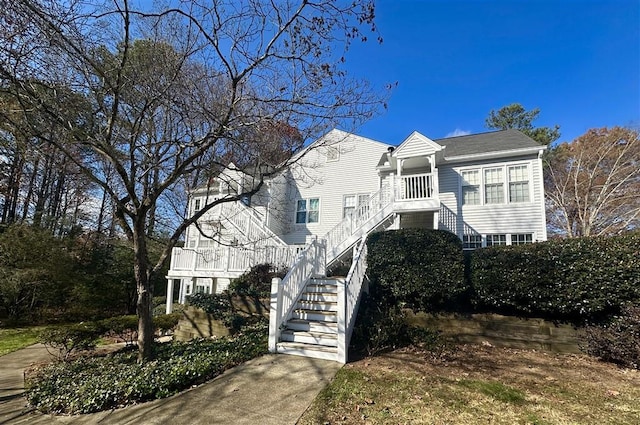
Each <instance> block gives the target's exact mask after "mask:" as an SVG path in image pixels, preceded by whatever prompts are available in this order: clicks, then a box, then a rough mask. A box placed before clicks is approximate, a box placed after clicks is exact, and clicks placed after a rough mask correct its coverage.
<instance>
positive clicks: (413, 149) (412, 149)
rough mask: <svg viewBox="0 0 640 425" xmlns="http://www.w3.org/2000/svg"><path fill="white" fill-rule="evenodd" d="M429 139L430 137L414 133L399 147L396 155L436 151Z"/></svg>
mask: <svg viewBox="0 0 640 425" xmlns="http://www.w3.org/2000/svg"><path fill="white" fill-rule="evenodd" d="M427 140H430V139H428V138H426V137H424V136H421V135H416V134H414V135H412V136H410V137H409V139H407V140H406V141H404V142H403V143H402V144H401V145H400V146H399V147H398V149H397V150H396V152H395V155H396V156H397V157H398V158H410V157H417V156H426V155H431V154H432V153H433V152H434V147H433V145H431V144H430V143H429V142H427Z"/></svg>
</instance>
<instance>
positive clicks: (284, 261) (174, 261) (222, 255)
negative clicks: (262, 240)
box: [171, 246, 301, 272]
mask: <svg viewBox="0 0 640 425" xmlns="http://www.w3.org/2000/svg"><path fill="white" fill-rule="evenodd" d="M300 249H301V248H300V247H298V246H262V247H257V248H243V247H235V246H218V247H216V248H197V249H188V248H174V249H173V251H172V253H171V270H175V271H199V272H214V271H216V272H219V271H223V272H244V271H246V270H248V269H249V268H251V267H252V266H254V265H256V264H263V263H270V264H273V265H274V266H275V267H290V266H291V264H292V263H293V261H294V259H295V258H296V255H297V253H298V251H300Z"/></svg>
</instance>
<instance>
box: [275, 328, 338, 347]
mask: <svg viewBox="0 0 640 425" xmlns="http://www.w3.org/2000/svg"><path fill="white" fill-rule="evenodd" d="M280 340H281V341H283V342H298V343H302V344H315V345H323V346H325V347H337V346H338V335H337V334H336V333H326V332H304V331H293V330H285V331H283V332H282V333H281V334H280Z"/></svg>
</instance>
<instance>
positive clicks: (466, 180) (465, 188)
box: [462, 170, 480, 205]
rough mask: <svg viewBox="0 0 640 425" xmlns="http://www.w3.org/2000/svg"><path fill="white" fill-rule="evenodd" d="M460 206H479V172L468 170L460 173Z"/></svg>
mask: <svg viewBox="0 0 640 425" xmlns="http://www.w3.org/2000/svg"><path fill="white" fill-rule="evenodd" d="M462 204H463V205H479V204H480V171H479V170H468V171H463V172H462Z"/></svg>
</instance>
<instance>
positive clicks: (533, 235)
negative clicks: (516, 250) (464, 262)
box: [460, 232, 538, 251]
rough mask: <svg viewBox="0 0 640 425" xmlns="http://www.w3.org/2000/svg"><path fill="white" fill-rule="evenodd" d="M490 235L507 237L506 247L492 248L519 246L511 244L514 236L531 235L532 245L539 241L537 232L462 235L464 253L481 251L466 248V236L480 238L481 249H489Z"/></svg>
mask: <svg viewBox="0 0 640 425" xmlns="http://www.w3.org/2000/svg"><path fill="white" fill-rule="evenodd" d="M488 235H505V237H506V241H507V244H506V245H491V246H511V245H514V246H515V245H517V244H513V243H511V237H512V236H514V235H531V243H536V242H537V241H538V239H536V232H512V233H500V232H493V233H482V234H479V233H478V234H464V235H462V237H460V240H461V241H462V244H463V248H462V249H463V250H464V251H472V250H474V249H479V248H464V237H465V236H480V237H481V244H482V246H481V248H487V246H488V245H487V236H488ZM520 245H527V244H520Z"/></svg>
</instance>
